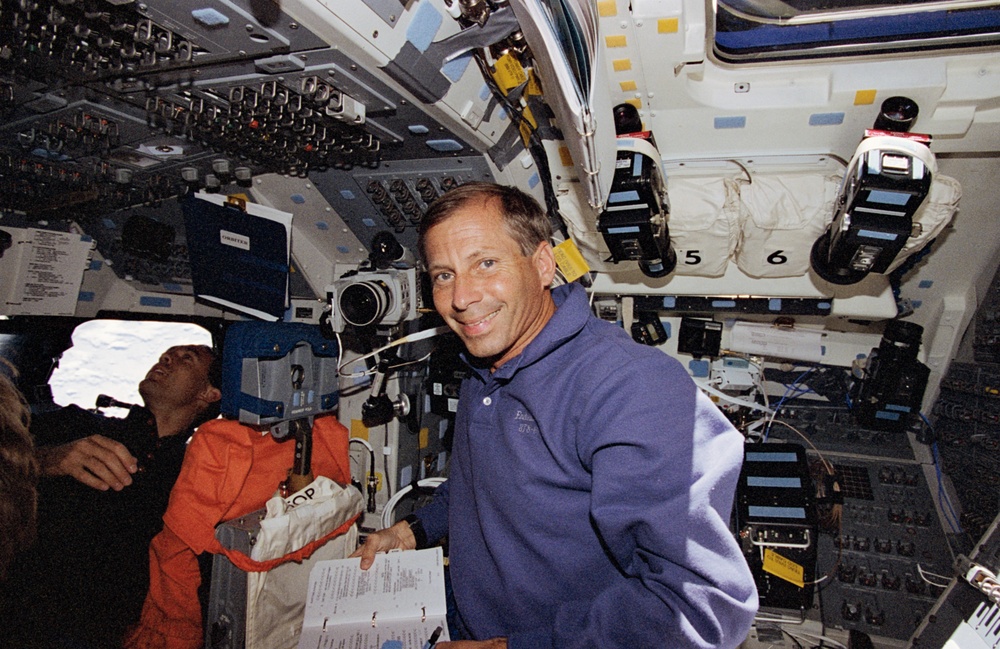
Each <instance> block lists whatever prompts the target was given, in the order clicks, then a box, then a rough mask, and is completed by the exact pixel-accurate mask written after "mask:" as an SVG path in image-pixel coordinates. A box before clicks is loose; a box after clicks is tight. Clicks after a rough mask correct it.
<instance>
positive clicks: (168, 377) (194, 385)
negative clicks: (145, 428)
mask: <svg viewBox="0 0 1000 649" xmlns="http://www.w3.org/2000/svg"><path fill="white" fill-rule="evenodd" d="M211 365H212V354H211V352H210V351H209V350H208V348H206V347H203V346H200V345H181V346H178V347H171V348H170V349H168V350H167V351H165V352H163V354H162V355H160V360H159V361H158V362H157V363H156V365H154V366H153V367H152V368H150V370H149V372H147V373H146V378H144V379H143V380H142V381H141V382H140V383H139V394H141V395H142V398H143V400H144V401H145V403H146V405H147V406H149V405H151V403H153V402H155V403H157V404H163V405H176V406H179V407H180V406H187V405H190V404H191V403H192V402H194V401H195V400H197V399H199V398H201V399H204V400H208V401H214V400H215V399H212V398H210V397H211V395H210V394H209V393H210V392H211V391H212V390H215V388H213V387H212V385H211V384H210V383H209V382H208V371H209V368H210V367H211Z"/></svg>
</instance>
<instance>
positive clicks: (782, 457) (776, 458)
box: [746, 451, 799, 462]
mask: <svg viewBox="0 0 1000 649" xmlns="http://www.w3.org/2000/svg"><path fill="white" fill-rule="evenodd" d="M746 461H747V462H798V461H799V456H798V455H796V454H795V453H760V452H757V451H747V454H746Z"/></svg>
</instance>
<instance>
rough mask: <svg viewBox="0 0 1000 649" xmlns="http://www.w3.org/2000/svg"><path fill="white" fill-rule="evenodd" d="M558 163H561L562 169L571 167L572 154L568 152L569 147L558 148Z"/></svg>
mask: <svg viewBox="0 0 1000 649" xmlns="http://www.w3.org/2000/svg"><path fill="white" fill-rule="evenodd" d="M559 161H560V162H562V164H563V166H564V167H572V166H573V154H571V153H570V152H569V147H567V146H561V147H559Z"/></svg>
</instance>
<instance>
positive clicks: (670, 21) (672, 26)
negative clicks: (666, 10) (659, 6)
mask: <svg viewBox="0 0 1000 649" xmlns="http://www.w3.org/2000/svg"><path fill="white" fill-rule="evenodd" d="M656 31H657V32H659V33H661V34H676V33H677V32H678V31H680V20H678V19H677V18H660V19H659V20H657V21H656Z"/></svg>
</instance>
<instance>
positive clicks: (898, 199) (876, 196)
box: [868, 189, 910, 205]
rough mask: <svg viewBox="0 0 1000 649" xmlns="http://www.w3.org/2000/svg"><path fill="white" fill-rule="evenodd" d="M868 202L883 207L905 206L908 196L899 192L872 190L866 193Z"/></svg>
mask: <svg viewBox="0 0 1000 649" xmlns="http://www.w3.org/2000/svg"><path fill="white" fill-rule="evenodd" d="M868 200H869V201H871V202H872V203H882V204H884V205H906V203H907V202H909V200H910V195H909V194H903V193H901V192H888V191H886V190H884V189H873V190H871V191H870V192H868Z"/></svg>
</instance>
